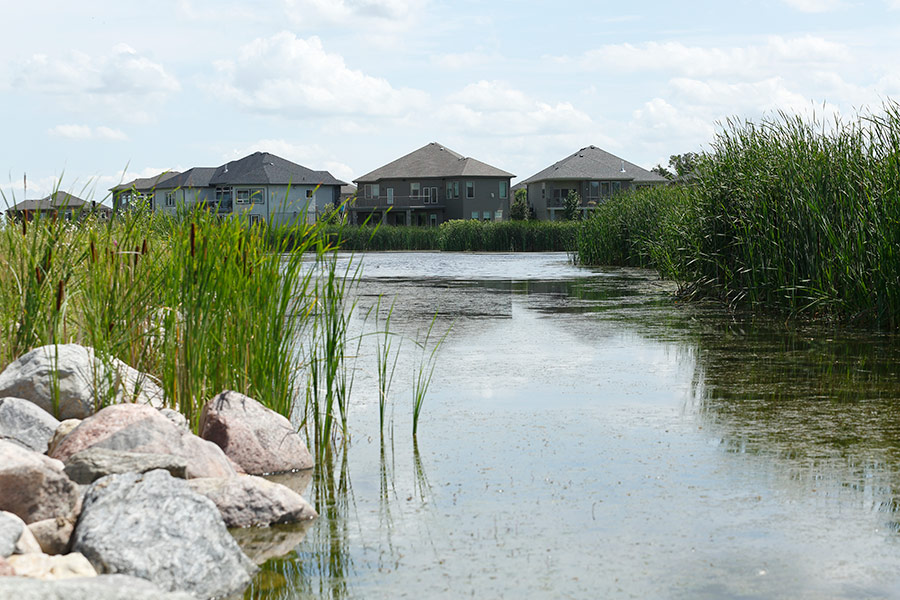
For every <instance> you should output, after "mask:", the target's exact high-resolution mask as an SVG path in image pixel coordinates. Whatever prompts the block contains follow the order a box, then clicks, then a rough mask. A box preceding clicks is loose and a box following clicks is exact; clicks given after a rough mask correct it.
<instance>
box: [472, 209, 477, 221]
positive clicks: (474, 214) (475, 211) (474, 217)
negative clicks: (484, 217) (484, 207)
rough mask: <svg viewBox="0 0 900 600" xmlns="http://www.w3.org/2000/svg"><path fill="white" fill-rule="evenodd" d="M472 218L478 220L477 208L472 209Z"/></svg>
mask: <svg viewBox="0 0 900 600" xmlns="http://www.w3.org/2000/svg"><path fill="white" fill-rule="evenodd" d="M472 219H473V220H475V221H477V220H478V211H477V210H473V211H472Z"/></svg>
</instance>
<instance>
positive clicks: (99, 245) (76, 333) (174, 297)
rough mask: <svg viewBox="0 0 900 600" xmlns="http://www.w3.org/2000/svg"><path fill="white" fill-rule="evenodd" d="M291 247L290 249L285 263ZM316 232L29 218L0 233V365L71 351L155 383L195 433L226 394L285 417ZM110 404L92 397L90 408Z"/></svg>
mask: <svg viewBox="0 0 900 600" xmlns="http://www.w3.org/2000/svg"><path fill="white" fill-rule="evenodd" d="M289 238H291V244H292V246H291V249H292V250H293V252H290V253H287V252H284V251H285V250H286V249H287V248H286V246H285V244H286V242H277V241H276V240H287V239H289ZM318 239H319V236H318V235H317V231H316V228H315V226H313V227H305V226H298V228H295V231H294V235H293V236H288V235H287V234H286V233H285V232H284V231H273V230H268V229H266V228H263V227H251V226H250V225H249V224H248V223H246V222H245V221H243V220H241V219H226V220H220V219H218V218H216V217H215V216H214V215H210V214H209V213H208V212H205V211H203V210H195V211H192V212H190V213H185V214H182V215H180V216H179V217H177V218H167V217H164V216H161V215H159V214H148V213H145V212H140V211H137V212H133V213H128V214H125V215H120V216H119V217H118V218H116V219H115V220H113V221H111V222H102V221H95V220H92V219H88V220H85V221H83V222H78V223H74V222H68V221H64V220H61V219H60V220H57V219H51V218H36V219H35V220H33V221H29V222H24V223H18V222H6V223H4V224H3V225H2V229H0V368H3V367H4V366H5V365H6V364H8V363H9V362H11V361H12V360H14V359H15V358H17V357H18V356H20V355H21V354H23V353H25V352H27V351H28V350H30V349H32V348H34V347H37V346H41V345H47V344H57V343H79V344H83V345H87V346H91V347H93V348H94V349H95V350H96V351H97V355H98V356H99V357H101V359H106V358H109V357H116V358H119V359H121V360H123V361H125V362H126V363H128V364H129V365H131V366H133V367H134V368H136V369H138V370H140V371H142V372H145V373H147V374H149V375H150V376H151V377H153V378H155V379H157V380H158V381H159V383H160V385H161V386H162V387H163V389H164V391H165V393H166V397H167V399H168V402H170V403H171V405H172V406H173V407H174V408H176V409H178V410H180V411H181V412H182V413H183V414H185V416H187V417H188V419H189V421H190V422H191V424H192V425H193V426H195V427H196V425H197V419H198V417H199V408H200V407H201V406H202V405H203V403H204V402H206V401H207V400H208V399H209V398H211V397H212V396H213V395H215V394H217V393H218V392H220V391H222V390H224V389H233V390H236V391H239V392H242V393H245V394H247V395H249V396H252V397H254V398H256V399H258V400H259V401H260V402H262V403H263V404H265V405H267V406H269V407H271V408H273V409H274V410H276V411H278V412H280V413H281V414H284V415H288V416H289V415H290V414H291V412H292V410H293V406H294V401H295V398H296V397H297V393H298V390H297V389H295V387H296V383H295V382H296V381H297V380H298V377H297V375H298V373H299V372H300V370H301V369H302V368H303V366H304V364H305V357H303V356H302V355H301V354H300V353H299V352H297V348H296V343H297V339H298V337H299V334H300V332H301V330H303V328H305V327H306V326H307V324H308V321H309V315H310V313H311V309H310V307H309V302H310V298H311V296H310V294H309V293H308V288H309V286H310V282H311V277H312V275H311V271H310V270H309V269H306V268H305V267H304V266H303V262H304V258H303V257H304V254H309V253H313V254H316V253H318V254H319V255H322V254H323V253H324V252H325V249H324V248H323V247H322V246H321V245H319V246H316V245H315V243H316V241H317V240H318ZM108 399H109V396H108V395H106V394H105V393H104V391H103V388H102V387H100V388H98V389H97V397H96V398H95V402H96V403H97V407H98V408H99V407H101V406H103V405H104V404H105V403H106V402H107V401H108Z"/></svg>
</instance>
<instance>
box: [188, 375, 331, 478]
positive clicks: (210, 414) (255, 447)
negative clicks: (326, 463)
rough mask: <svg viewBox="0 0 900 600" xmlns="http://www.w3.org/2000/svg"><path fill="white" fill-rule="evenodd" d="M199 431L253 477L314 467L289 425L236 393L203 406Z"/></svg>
mask: <svg viewBox="0 0 900 600" xmlns="http://www.w3.org/2000/svg"><path fill="white" fill-rule="evenodd" d="M199 431H200V437H202V438H203V439H205V440H210V441H212V442H215V443H216V444H218V445H219V446H220V447H221V448H222V450H224V451H225V454H227V455H228V457H229V458H231V460H233V461H234V462H235V463H237V464H238V465H240V466H241V467H242V468H243V469H244V471H246V472H247V473H250V474H253V475H263V474H266V473H278V472H283V471H294V470H300V469H311V468H312V467H313V464H314V463H313V459H312V456H311V455H310V453H309V450H308V449H307V447H306V444H305V443H304V442H303V439H302V438H301V437H300V435H299V434H298V433H297V431H296V430H295V429H294V427H293V426H292V425H291V422H290V421H288V420H287V419H286V418H285V417H283V416H281V415H279V414H278V413H276V412H275V411H273V410H270V409H268V408H266V407H265V406H263V405H262V404H260V403H259V402H257V401H256V400H254V399H253V398H250V397H248V396H245V395H243V394H239V393H237V392H233V391H230V390H229V391H224V392H222V393H221V394H219V395H218V396H216V397H215V398H213V399H212V400H210V401H209V402H207V403H206V405H205V406H204V407H203V410H202V411H201V413H200V429H199Z"/></svg>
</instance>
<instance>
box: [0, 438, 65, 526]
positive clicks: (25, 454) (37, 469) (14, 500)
mask: <svg viewBox="0 0 900 600" xmlns="http://www.w3.org/2000/svg"><path fill="white" fill-rule="evenodd" d="M78 497H79V494H78V488H77V486H76V485H75V484H74V483H73V482H72V481H71V480H69V478H68V477H67V476H66V474H65V472H64V471H63V464H62V463H61V462H60V461H58V460H54V459H52V458H49V457H47V456H44V455H43V454H40V453H38V452H34V451H33V450H28V449H26V448H23V447H22V446H19V445H18V444H15V443H13V442H7V441H4V440H0V510H5V511H8V512H11V513H13V514H15V515H17V516H18V517H19V518H20V519H22V520H23V521H25V523H34V522H35V521H40V520H43V519H52V518H56V517H58V516H67V515H69V514H71V513H72V510H73V509H74V508H75V505H76V503H77V501H78Z"/></svg>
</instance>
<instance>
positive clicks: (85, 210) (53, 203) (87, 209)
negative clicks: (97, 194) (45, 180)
mask: <svg viewBox="0 0 900 600" xmlns="http://www.w3.org/2000/svg"><path fill="white" fill-rule="evenodd" d="M111 212H112V210H111V209H110V208H109V207H108V206H106V205H104V204H97V203H96V202H93V201H91V202H88V201H86V200H82V199H81V198H79V197H77V196H73V195H72V194H70V193H68V192H63V191H61V190H57V191H55V192H53V193H52V194H50V195H48V196H45V197H44V198H40V199H38V200H22V201H21V202H19V203H17V204H15V205H13V206H10V207H9V208H7V209H6V216H7V218H9V219H10V220H17V221H19V220H24V221H31V220H33V219H34V218H36V217H53V218H62V219H65V220H66V221H72V220H82V219H85V218H87V217H89V216H91V215H94V216H96V217H97V218H98V219H108V218H109V215H110V213H111Z"/></svg>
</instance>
